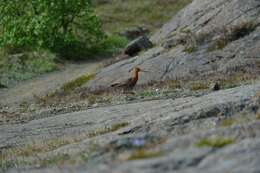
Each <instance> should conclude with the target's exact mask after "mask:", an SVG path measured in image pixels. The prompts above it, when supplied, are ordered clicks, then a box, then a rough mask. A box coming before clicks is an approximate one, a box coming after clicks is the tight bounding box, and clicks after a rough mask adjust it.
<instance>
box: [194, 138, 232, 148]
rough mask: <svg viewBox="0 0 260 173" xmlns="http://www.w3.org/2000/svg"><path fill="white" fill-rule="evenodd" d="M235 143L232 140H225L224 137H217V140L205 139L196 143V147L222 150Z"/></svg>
mask: <svg viewBox="0 0 260 173" xmlns="http://www.w3.org/2000/svg"><path fill="white" fill-rule="evenodd" d="M234 142H235V141H234V139H232V138H223V137H215V138H204V139H201V140H200V141H198V142H197V143H195V146H196V147H199V148H200V147H212V148H222V147H225V146H227V145H230V144H233V143H234Z"/></svg>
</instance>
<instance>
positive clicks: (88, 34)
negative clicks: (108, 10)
mask: <svg viewBox="0 0 260 173" xmlns="http://www.w3.org/2000/svg"><path fill="white" fill-rule="evenodd" d="M100 28H101V24H100V22H99V20H98V18H97V17H96V16H95V15H94V14H93V11H92V9H91V2H90V0H74V1H69V0H23V1H20V0H9V1H7V0H2V1H0V35H1V37H0V46H1V47H3V46H8V45H13V46H15V47H41V48H48V49H50V50H52V51H54V52H57V53H59V54H61V56H66V57H67V58H81V57H80V56H84V54H82V55H79V53H78V54H77V55H79V57H74V53H75V52H78V51H80V52H82V50H88V49H91V47H92V46H94V45H96V44H97V43H99V42H100V41H101V40H102V39H103V36H104V34H103V33H102V31H101V29H100Z"/></svg>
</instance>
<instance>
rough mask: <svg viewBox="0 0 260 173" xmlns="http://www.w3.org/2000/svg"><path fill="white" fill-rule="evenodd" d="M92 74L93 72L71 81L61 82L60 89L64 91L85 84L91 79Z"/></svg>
mask: <svg viewBox="0 0 260 173" xmlns="http://www.w3.org/2000/svg"><path fill="white" fill-rule="evenodd" d="M94 76H95V75H93V74H88V75H83V76H80V77H78V78H76V79H74V80H72V81H69V82H67V83H65V84H63V85H62V87H61V90H62V91H64V92H68V91H72V90H74V89H75V88H78V87H80V86H82V85H84V84H86V83H87V82H88V81H89V80H91V79H93V77H94Z"/></svg>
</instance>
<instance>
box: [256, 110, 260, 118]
mask: <svg viewBox="0 0 260 173" xmlns="http://www.w3.org/2000/svg"><path fill="white" fill-rule="evenodd" d="M256 119H257V120H260V111H258V112H257V113H256Z"/></svg>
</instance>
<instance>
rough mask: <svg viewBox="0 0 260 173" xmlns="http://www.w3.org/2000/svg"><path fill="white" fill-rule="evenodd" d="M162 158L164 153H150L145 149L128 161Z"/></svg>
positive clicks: (135, 153) (133, 154) (134, 153)
mask: <svg viewBox="0 0 260 173" xmlns="http://www.w3.org/2000/svg"><path fill="white" fill-rule="evenodd" d="M160 156H162V153H161V152H159V151H157V152H156V151H148V150H145V149H143V148H142V149H138V150H136V151H134V152H132V154H131V155H130V156H129V157H128V159H127V160H141V159H151V158H156V157H160Z"/></svg>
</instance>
